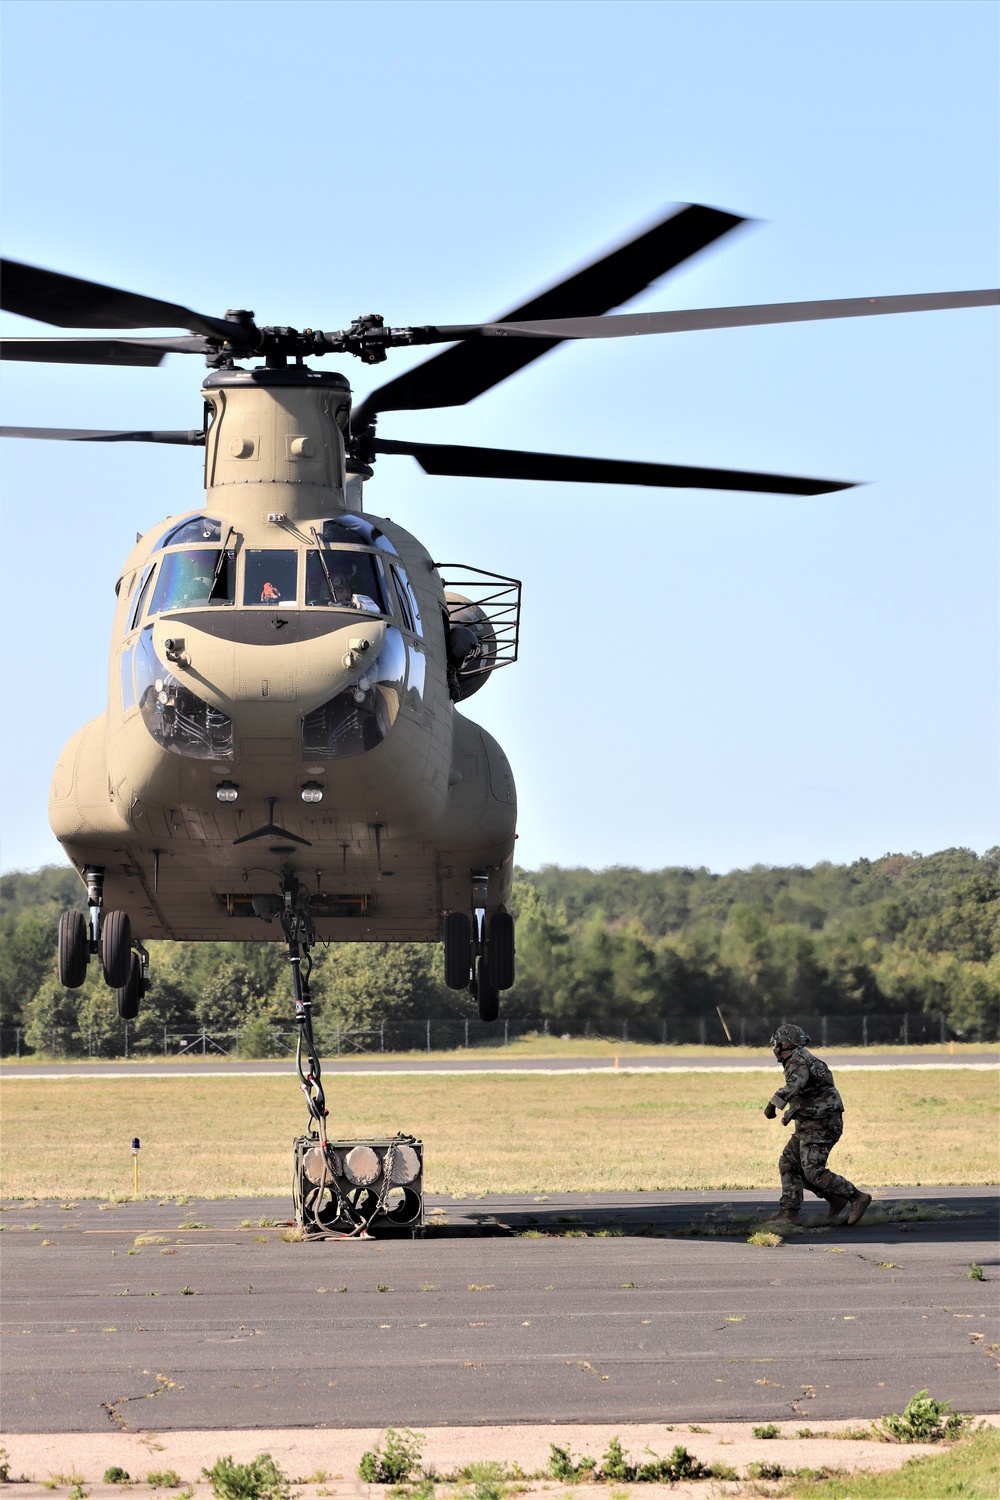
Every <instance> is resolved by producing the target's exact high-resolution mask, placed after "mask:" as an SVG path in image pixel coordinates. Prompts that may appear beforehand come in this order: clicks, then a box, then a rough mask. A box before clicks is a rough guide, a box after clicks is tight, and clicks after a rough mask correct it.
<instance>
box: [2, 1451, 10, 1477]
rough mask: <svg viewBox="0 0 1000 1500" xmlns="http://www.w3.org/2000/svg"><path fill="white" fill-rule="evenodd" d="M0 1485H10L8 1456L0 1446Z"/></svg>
mask: <svg viewBox="0 0 1000 1500" xmlns="http://www.w3.org/2000/svg"><path fill="white" fill-rule="evenodd" d="M0 1484H10V1454H9V1453H8V1452H7V1449H6V1448H4V1447H3V1446H2V1445H0Z"/></svg>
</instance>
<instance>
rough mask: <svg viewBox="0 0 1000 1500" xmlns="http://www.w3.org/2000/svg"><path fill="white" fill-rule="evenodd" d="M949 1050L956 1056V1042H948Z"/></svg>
mask: <svg viewBox="0 0 1000 1500" xmlns="http://www.w3.org/2000/svg"><path fill="white" fill-rule="evenodd" d="M948 1051H949V1052H950V1053H951V1055H952V1057H954V1056H955V1043H954V1042H949V1043H948Z"/></svg>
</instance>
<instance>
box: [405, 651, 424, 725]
mask: <svg viewBox="0 0 1000 1500" xmlns="http://www.w3.org/2000/svg"><path fill="white" fill-rule="evenodd" d="M409 658H410V666H409V671H408V672H407V674H406V706H407V708H408V709H409V711H410V712H411V713H414V714H418V713H420V711H421V709H422V708H423V706H424V684H425V682H426V680H427V657H426V656H425V655H424V653H423V651H422V650H421V649H420V647H419V646H413V645H411V646H410V648H409Z"/></svg>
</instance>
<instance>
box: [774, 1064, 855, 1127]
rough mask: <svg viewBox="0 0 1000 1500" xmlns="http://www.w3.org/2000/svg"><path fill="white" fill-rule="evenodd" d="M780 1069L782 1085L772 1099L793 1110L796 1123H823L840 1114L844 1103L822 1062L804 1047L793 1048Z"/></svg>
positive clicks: (831, 1076) (828, 1070)
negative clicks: (783, 1071)
mask: <svg viewBox="0 0 1000 1500" xmlns="http://www.w3.org/2000/svg"><path fill="white" fill-rule="evenodd" d="M783 1066H784V1069H785V1082H784V1086H783V1087H782V1088H780V1089H778V1091H777V1093H776V1094H775V1096H774V1097H775V1098H776V1099H783V1100H784V1101H785V1104H786V1106H787V1107H788V1108H789V1109H792V1110H794V1111H795V1118H796V1120H826V1119H829V1117H830V1116H831V1115H834V1116H840V1115H842V1114H843V1112H844V1101H843V1100H842V1099H841V1097H840V1092H839V1090H838V1089H837V1086H836V1084H835V1083H834V1081H833V1074H832V1073H831V1072H830V1069H829V1068H828V1067H827V1065H826V1063H825V1062H823V1061H822V1060H821V1059H820V1058H818V1057H813V1055H812V1053H811V1052H810V1051H809V1050H808V1049H807V1048H806V1047H796V1049H795V1051H794V1052H793V1053H792V1055H791V1057H790V1058H788V1060H787V1061H786V1062H785V1063H784V1064H783Z"/></svg>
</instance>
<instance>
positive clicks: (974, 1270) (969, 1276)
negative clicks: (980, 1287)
mask: <svg viewBox="0 0 1000 1500" xmlns="http://www.w3.org/2000/svg"><path fill="white" fill-rule="evenodd" d="M965 1279H966V1281H985V1280H986V1277H985V1276H984V1275H983V1268H982V1266H977V1265H976V1262H975V1261H970V1263H969V1269H968V1270H967V1271H966V1273H965Z"/></svg>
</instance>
